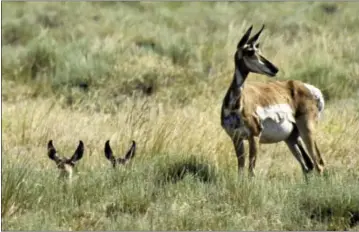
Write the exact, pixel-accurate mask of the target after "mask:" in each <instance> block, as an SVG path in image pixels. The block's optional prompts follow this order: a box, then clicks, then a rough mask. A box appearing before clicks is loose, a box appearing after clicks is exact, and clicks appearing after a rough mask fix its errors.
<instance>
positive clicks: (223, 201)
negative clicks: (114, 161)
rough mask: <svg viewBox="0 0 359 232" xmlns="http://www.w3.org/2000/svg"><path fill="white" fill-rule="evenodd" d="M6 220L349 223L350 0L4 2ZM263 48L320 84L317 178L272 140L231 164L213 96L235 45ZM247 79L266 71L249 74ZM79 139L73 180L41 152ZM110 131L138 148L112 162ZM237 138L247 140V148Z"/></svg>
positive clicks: (213, 226) (290, 70)
mask: <svg viewBox="0 0 359 232" xmlns="http://www.w3.org/2000/svg"><path fill="white" fill-rule="evenodd" d="M2 6H3V12H2V13H3V16H2V29H3V31H2V106H3V108H2V198H1V203H2V211H1V214H2V223H3V228H4V229H5V230H347V229H348V230H358V229H359V223H358V221H359V211H358V209H359V187H358V186H359V185H358V180H359V169H358V167H359V158H358V157H359V156H358V151H359V144H358V143H357V139H356V138H357V134H358V133H359V124H358V122H359V116H358V115H359V114H358V113H359V104H358V101H357V99H358V96H359V64H358V60H359V56H358V54H359V53H358V52H357V51H358V50H359V44H358V43H357V38H358V36H359V30H358V27H357V25H358V23H359V17H358V16H357V12H358V9H359V4H358V3H354V2H352V3H349V2H347V3H344V2H343V3H342V2H341V3H322V2H311V3H304V2H303V3H299V2H298V3H294V2H293V3H269V2H268V3H265V2H261V3H249V2H207V3H200V2H163V3H154V2H63V3H61V4H60V3H45V2H43V3H40V2H39V3H35V2H23V3H20V2H5V3H3V5H2ZM262 23H265V25H266V29H265V31H264V32H263V34H262V36H261V42H262V45H261V47H262V52H263V54H264V56H265V57H267V58H268V59H269V60H270V61H272V62H273V63H274V64H276V65H277V66H278V67H279V69H280V71H279V73H278V77H277V79H279V80H286V79H296V80H302V81H305V82H307V83H310V84H313V85H315V86H317V87H319V88H320V89H321V90H322V91H323V93H324V95H325V98H326V109H325V111H324V117H323V119H322V120H321V122H320V124H319V125H318V131H317V138H318V139H317V140H318V143H319V146H320V149H321V151H322V154H323V156H324V159H325V161H326V163H327V165H326V172H325V175H324V176H323V177H318V176H315V175H314V176H311V177H310V178H309V181H308V182H305V181H304V179H303V177H302V173H301V169H300V167H299V164H298V163H297V162H296V160H295V159H294V157H293V156H292V155H291V154H290V152H289V150H288V148H287V147H286V146H285V145H284V144H283V143H280V144H275V145H261V146H260V147H259V154H258V161H257V165H256V174H257V175H256V177H255V178H247V177H246V176H245V177H238V176H237V164H236V162H237V161H236V158H235V155H234V151H233V145H232V144H231V141H230V139H229V137H228V136H227V134H226V133H225V132H224V130H223V129H222V128H221V126H220V107H221V101H222V99H223V97H224V94H225V91H226V90H227V88H228V86H229V83H230V81H231V78H232V75H233V65H234V64H233V53H234V51H235V50H234V49H235V46H236V44H237V42H238V40H239V39H240V37H241V36H242V34H243V32H244V31H245V29H246V28H248V26H250V25H251V24H253V25H254V30H258V29H259V28H260V26H261V24H262ZM250 81H262V82H267V81H270V80H269V79H267V78H266V77H264V76H260V75H256V74H251V75H250V77H249V78H248V82H250ZM50 139H53V140H54V143H55V146H56V148H57V149H58V150H59V153H60V154H61V155H67V156H69V155H71V154H72V153H73V151H74V149H75V148H76V145H77V144H78V140H83V141H84V143H85V154H84V158H83V159H82V160H81V161H80V162H79V165H78V166H77V167H76V173H75V175H74V180H73V181H72V183H71V184H68V183H66V182H65V183H64V182H61V181H60V180H58V178H57V177H58V174H59V173H58V170H57V169H56V166H55V164H54V163H53V162H52V161H51V160H49V159H48V157H47V156H46V144H47V141H48V140H50ZM107 139H110V140H111V146H112V147H113V150H114V152H115V154H116V155H122V154H124V153H125V151H126V150H127V149H128V145H129V142H130V141H131V140H132V139H134V140H136V141H137V144H138V151H137V155H136V157H135V158H134V160H133V161H132V162H131V164H130V165H129V166H127V167H118V168H117V169H116V170H113V169H112V167H111V165H110V163H109V162H108V161H107V160H106V159H105V157H104V155H103V147H104V143H105V141H106V140H107ZM247 150H248V149H247V147H246V151H247Z"/></svg>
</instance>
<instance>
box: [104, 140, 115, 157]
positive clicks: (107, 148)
mask: <svg viewBox="0 0 359 232" xmlns="http://www.w3.org/2000/svg"><path fill="white" fill-rule="evenodd" d="M104 152H105V157H106V158H107V159H108V160H110V161H112V160H113V159H114V157H113V152H112V149H111V146H110V140H107V141H106V143H105V149H104Z"/></svg>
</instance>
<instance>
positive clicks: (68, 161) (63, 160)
mask: <svg viewBox="0 0 359 232" xmlns="http://www.w3.org/2000/svg"><path fill="white" fill-rule="evenodd" d="M83 154H84V143H83V142H82V141H81V140H80V141H79V145H78V146H77V149H76V150H75V152H74V154H73V155H72V156H71V158H67V157H59V156H58V153H57V151H56V149H55V147H54V145H53V143H52V140H50V141H49V142H48V144H47V155H48V156H49V158H50V159H51V160H53V161H55V163H56V166H57V168H58V169H60V177H68V178H69V179H71V178H72V172H73V169H74V167H75V165H76V163H77V162H78V161H79V160H80V159H81V158H82V156H83Z"/></svg>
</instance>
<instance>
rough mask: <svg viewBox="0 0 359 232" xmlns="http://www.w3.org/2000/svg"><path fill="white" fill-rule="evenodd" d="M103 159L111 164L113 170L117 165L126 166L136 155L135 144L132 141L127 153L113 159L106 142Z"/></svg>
mask: <svg viewBox="0 0 359 232" xmlns="http://www.w3.org/2000/svg"><path fill="white" fill-rule="evenodd" d="M104 152H105V157H106V158H107V159H108V160H109V161H110V162H111V163H112V166H113V167H114V168H115V167H116V165H117V164H121V165H126V164H127V163H128V162H129V161H130V160H131V159H132V158H133V157H134V156H135V154H136V142H135V141H134V140H132V145H131V147H130V149H129V150H128V151H127V153H126V155H125V156H124V157H123V158H122V157H119V158H117V159H116V158H115V157H114V155H113V152H112V149H111V146H110V140H107V141H106V143H105V149H104Z"/></svg>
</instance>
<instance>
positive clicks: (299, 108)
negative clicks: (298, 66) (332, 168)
mask: <svg viewBox="0 0 359 232" xmlns="http://www.w3.org/2000/svg"><path fill="white" fill-rule="evenodd" d="M262 30H263V27H262V29H261V30H260V31H259V32H258V33H257V34H256V35H255V36H253V37H252V38H251V39H249V34H250V32H251V28H250V29H248V31H247V33H246V34H245V35H244V36H243V38H242V39H241V41H240V42H239V43H238V45H237V51H236V54H235V57H234V59H235V72H234V76H233V81H232V83H231V85H230V87H229V89H228V91H227V94H226V96H225V98H224V100H223V105H222V112H221V124H222V127H223V128H224V129H225V131H226V132H227V134H228V135H229V136H230V137H231V139H232V141H233V143H234V147H235V150H236V155H237V158H238V168H239V170H241V169H243V167H244V160H245V158H244V146H243V140H248V142H249V155H250V161H249V171H250V173H251V174H252V175H254V167H255V163H256V155H257V144H256V141H255V139H254V138H255V137H258V138H259V142H260V143H277V142H281V141H284V142H286V144H287V145H288V147H289V149H290V151H291V152H292V153H293V155H294V156H295V158H296V159H297V160H298V161H299V163H300V164H301V167H302V169H303V171H304V172H305V173H306V172H309V171H311V170H312V169H313V166H314V167H315V168H316V169H317V171H318V172H319V173H321V172H322V171H323V168H324V161H323V159H322V157H321V155H320V152H319V149H318V147H317V145H316V143H315V140H314V130H315V125H316V123H317V121H318V118H319V115H320V113H321V111H323V109H324V98H323V95H322V93H321V91H320V90H319V89H318V88H316V87H314V86H312V85H310V84H307V83H303V82H301V81H294V80H289V81H273V82H269V83H247V84H245V85H244V82H245V80H246V78H247V76H248V74H249V73H250V72H256V73H261V74H266V75H268V76H275V74H276V73H277V72H278V69H277V68H276V67H275V66H274V65H273V64H272V63H270V61H268V60H266V59H265V58H264V57H263V56H262V55H261V54H260V52H259V50H258V45H257V44H255V43H256V40H257V39H258V37H259V35H260V33H261V31H262ZM303 143H304V144H305V146H306V148H307V150H308V153H309V155H310V156H311V159H310V158H309V156H308V153H307V152H306V151H305V149H304V144H303Z"/></svg>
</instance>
